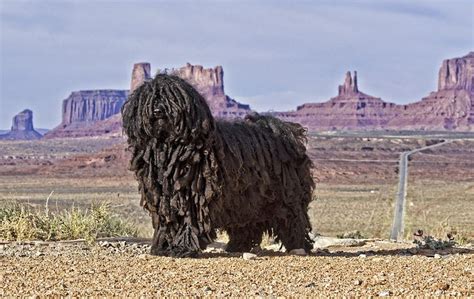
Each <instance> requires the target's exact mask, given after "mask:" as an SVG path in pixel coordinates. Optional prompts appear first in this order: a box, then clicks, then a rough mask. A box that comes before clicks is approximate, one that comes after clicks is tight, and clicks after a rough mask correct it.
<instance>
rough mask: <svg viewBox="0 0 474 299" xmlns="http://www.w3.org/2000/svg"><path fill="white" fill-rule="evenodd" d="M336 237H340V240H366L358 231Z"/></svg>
mask: <svg viewBox="0 0 474 299" xmlns="http://www.w3.org/2000/svg"><path fill="white" fill-rule="evenodd" d="M336 237H338V238H339V239H365V237H364V236H363V235H362V234H361V232H360V231H358V230H354V231H350V232H346V233H343V234H338V235H336Z"/></svg>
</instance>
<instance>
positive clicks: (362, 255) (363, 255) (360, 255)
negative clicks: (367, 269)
mask: <svg viewBox="0 0 474 299" xmlns="http://www.w3.org/2000/svg"><path fill="white" fill-rule="evenodd" d="M359 257H361V258H365V257H367V254H364V253H361V254H359Z"/></svg>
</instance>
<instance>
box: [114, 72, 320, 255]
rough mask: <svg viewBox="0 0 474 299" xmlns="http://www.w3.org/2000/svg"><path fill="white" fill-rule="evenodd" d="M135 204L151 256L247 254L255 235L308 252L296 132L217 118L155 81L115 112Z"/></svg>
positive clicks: (270, 120) (307, 180) (174, 86)
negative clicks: (217, 243) (213, 246)
mask: <svg viewBox="0 0 474 299" xmlns="http://www.w3.org/2000/svg"><path fill="white" fill-rule="evenodd" d="M122 116H123V126H124V131H125V133H126V134H127V136H128V144H129V148H130V149H131V151H132V155H133V157H132V160H131V163H130V168H131V170H133V171H134V172H135V174H136V177H137V180H138V182H139V189H140V192H141V204H142V206H143V207H144V208H145V209H147V210H148V211H149V212H150V214H151V216H152V220H153V228H154V236H153V244H152V254H156V255H171V256H179V257H186V256H195V255H196V254H197V253H198V252H199V251H200V250H202V249H204V248H205V247H206V245H207V244H209V243H210V242H212V240H213V239H214V238H215V237H216V229H222V230H225V231H226V232H227V234H228V235H229V243H228V244H227V247H226V250H227V251H231V252H236V251H239V252H243V251H249V250H250V249H251V248H252V247H254V246H257V245H259V244H260V242H261V240H262V234H263V233H264V232H267V233H268V234H270V235H272V236H276V238H277V240H280V241H281V242H282V243H283V245H284V246H285V248H286V249H287V250H292V249H297V248H304V249H305V250H306V251H309V250H310V249H311V248H312V244H311V243H312V242H311V239H310V238H309V235H308V233H309V231H310V230H311V225H310V223H309V220H308V214H307V210H308V204H309V202H310V201H311V196H312V190H313V188H314V183H313V180H312V177H311V173H310V168H311V166H312V163H311V160H310V159H309V158H308V156H307V155H306V148H305V145H304V142H305V141H306V136H305V130H304V129H303V127H301V126H300V125H298V124H295V123H289V122H283V121H281V120H278V119H276V118H274V117H270V116H261V115H258V114H252V115H249V116H247V117H246V118H245V119H244V120H236V121H230V122H228V121H223V120H215V119H214V118H213V117H212V115H211V111H210V110H209V107H208V105H207V103H206V101H205V100H204V98H203V97H202V96H201V95H200V94H198V92H197V91H196V90H195V89H194V88H193V87H192V86H191V85H189V84H188V83H186V82H185V81H184V80H182V79H180V78H178V77H174V76H168V75H157V76H156V77H155V78H154V79H153V80H152V81H149V82H146V83H144V84H143V85H142V86H140V87H139V88H138V89H137V90H135V91H134V92H133V93H132V94H131V95H130V97H129V98H128V100H127V102H126V103H125V105H124V106H123V108H122Z"/></svg>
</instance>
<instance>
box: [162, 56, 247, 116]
mask: <svg viewBox="0 0 474 299" xmlns="http://www.w3.org/2000/svg"><path fill="white" fill-rule="evenodd" d="M163 72H165V73H167V74H172V75H176V76H178V77H180V78H182V79H183V80H185V81H186V82H188V83H189V84H191V85H192V86H193V87H194V88H196V90H197V91H198V92H199V93H200V94H201V95H202V96H203V97H204V98H205V99H206V101H207V103H208V105H209V108H210V109H211V112H212V114H213V115H214V116H215V117H219V118H240V117H244V116H245V115H247V114H248V113H249V112H250V111H251V110H250V106H249V105H245V104H241V103H239V102H237V101H235V100H234V99H232V98H230V97H229V96H227V95H226V94H225V92H224V70H223V68H222V66H220V65H219V66H216V67H214V68H208V69H205V68H204V67H203V66H202V65H192V64H189V63H187V64H186V66H183V67H181V68H177V69H171V70H164V71H163Z"/></svg>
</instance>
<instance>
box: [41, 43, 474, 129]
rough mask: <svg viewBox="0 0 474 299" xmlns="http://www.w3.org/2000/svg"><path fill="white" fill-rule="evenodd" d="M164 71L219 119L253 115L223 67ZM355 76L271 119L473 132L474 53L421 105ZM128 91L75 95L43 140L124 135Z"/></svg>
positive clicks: (447, 65)
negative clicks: (365, 86)
mask: <svg viewBox="0 0 474 299" xmlns="http://www.w3.org/2000/svg"><path fill="white" fill-rule="evenodd" d="M160 72H163V73H167V74H172V75H176V76H179V77H181V78H183V79H184V80H186V81H187V82H189V83H190V84H191V85H193V86H194V87H195V88H196V90H197V91H198V92H199V93H200V94H201V95H202V96H203V97H204V98H205V99H206V101H207V102H208V104H209V107H210V108H211V112H212V114H213V115H214V116H215V117H218V118H241V117H244V116H245V115H247V114H248V113H249V112H251V109H250V107H249V105H245V104H241V103H239V102H237V101H235V100H234V99H232V98H231V97H229V96H228V95H226V94H225V90H224V70H223V68H222V67H221V66H216V67H214V68H204V67H203V66H201V65H192V64H189V63H188V64H186V65H185V66H183V67H181V68H173V69H164V70H161V71H160ZM151 76H152V72H151V66H150V64H149V63H147V62H142V63H137V64H135V65H134V66H133V70H132V76H131V81H130V89H131V91H133V90H134V89H136V88H137V87H138V86H139V85H140V84H143V82H145V81H147V80H150V79H151ZM358 80H359V78H358V74H357V72H354V73H353V74H352V73H350V72H348V73H347V74H346V76H345V78H344V82H343V84H341V85H340V86H339V87H338V94H337V96H335V97H333V98H331V99H329V100H328V101H326V102H323V103H306V104H303V105H300V106H298V107H297V109H296V110H295V111H284V112H272V114H273V115H275V116H277V117H279V118H281V119H284V120H287V121H292V122H298V123H301V124H302V125H303V126H305V127H307V128H308V130H310V131H319V130H459V131H461V130H462V131H468V130H474V52H471V53H469V54H468V55H466V56H464V57H461V58H453V59H447V60H445V61H443V63H442V65H441V68H440V71H439V82H438V90H437V91H434V92H432V93H430V94H429V95H428V96H427V97H424V98H423V99H422V100H421V101H418V102H415V103H411V104H406V105H397V104H394V103H390V102H386V101H383V100H382V99H381V98H378V97H375V96H371V95H368V94H366V93H364V92H362V91H361V90H360V87H359V83H360V82H359V81H358ZM127 95H128V91H127V90H91V91H78V92H73V93H72V94H71V95H70V96H69V97H68V98H67V99H66V100H64V102H63V110H62V112H63V120H62V122H61V124H60V125H59V126H58V127H56V128H55V129H54V130H52V131H50V132H48V133H47V134H46V135H45V136H46V137H49V138H52V137H79V136H96V135H103V134H120V133H121V117H120V114H119V112H120V109H121V107H122V105H123V103H124V102H125V100H126V98H127Z"/></svg>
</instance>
